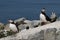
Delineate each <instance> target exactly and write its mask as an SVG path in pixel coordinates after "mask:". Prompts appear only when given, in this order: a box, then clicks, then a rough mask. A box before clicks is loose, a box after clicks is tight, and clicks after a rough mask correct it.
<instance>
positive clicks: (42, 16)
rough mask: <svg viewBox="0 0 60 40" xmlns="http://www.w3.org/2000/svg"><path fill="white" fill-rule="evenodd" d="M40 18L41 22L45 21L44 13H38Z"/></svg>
mask: <svg viewBox="0 0 60 40" xmlns="http://www.w3.org/2000/svg"><path fill="white" fill-rule="evenodd" d="M40 20H41V21H42V22H47V20H46V17H45V15H43V14H42V13H41V14H40Z"/></svg>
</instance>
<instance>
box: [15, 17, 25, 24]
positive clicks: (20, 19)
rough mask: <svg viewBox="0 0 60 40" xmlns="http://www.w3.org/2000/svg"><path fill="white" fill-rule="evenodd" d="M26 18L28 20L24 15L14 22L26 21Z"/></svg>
mask: <svg viewBox="0 0 60 40" xmlns="http://www.w3.org/2000/svg"><path fill="white" fill-rule="evenodd" d="M24 20H26V18H24V17H22V18H19V19H16V20H14V23H16V22H19V23H20V22H21V21H24Z"/></svg>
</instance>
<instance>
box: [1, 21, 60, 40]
mask: <svg viewBox="0 0 60 40" xmlns="http://www.w3.org/2000/svg"><path fill="white" fill-rule="evenodd" d="M0 40H60V21H56V22H54V23H50V24H46V25H44V26H39V27H36V28H30V29H29V30H26V29H24V30H22V31H21V32H19V33H17V34H15V35H13V36H8V37H5V38H1V39H0Z"/></svg>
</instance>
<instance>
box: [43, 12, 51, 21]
mask: <svg viewBox="0 0 60 40" xmlns="http://www.w3.org/2000/svg"><path fill="white" fill-rule="evenodd" d="M42 14H43V15H45V17H46V20H47V21H50V22H51V19H50V18H49V17H48V16H47V15H46V13H44V12H42Z"/></svg>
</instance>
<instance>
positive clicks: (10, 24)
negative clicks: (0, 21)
mask: <svg viewBox="0 0 60 40" xmlns="http://www.w3.org/2000/svg"><path fill="white" fill-rule="evenodd" d="M8 21H9V28H10V29H11V31H13V32H18V31H19V28H18V26H17V25H16V24H15V23H14V21H13V20H8Z"/></svg>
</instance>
